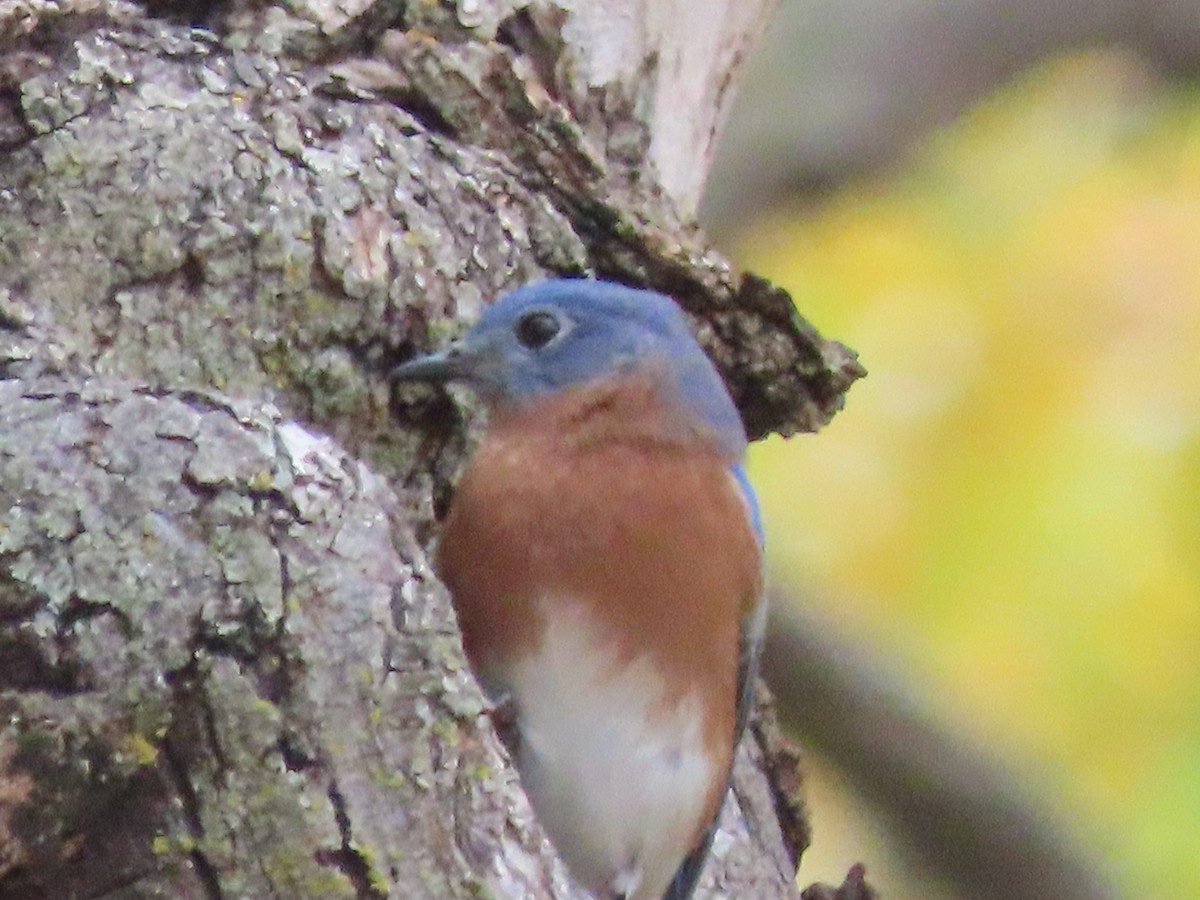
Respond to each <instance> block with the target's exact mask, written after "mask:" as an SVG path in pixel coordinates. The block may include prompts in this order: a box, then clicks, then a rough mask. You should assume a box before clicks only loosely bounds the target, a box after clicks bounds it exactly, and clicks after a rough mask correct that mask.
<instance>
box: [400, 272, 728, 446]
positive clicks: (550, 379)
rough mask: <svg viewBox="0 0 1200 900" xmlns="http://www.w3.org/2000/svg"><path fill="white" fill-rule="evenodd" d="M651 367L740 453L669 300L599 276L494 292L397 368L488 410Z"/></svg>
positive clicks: (674, 396)
mask: <svg viewBox="0 0 1200 900" xmlns="http://www.w3.org/2000/svg"><path fill="white" fill-rule="evenodd" d="M642 370H646V371H654V372H658V373H661V377H662V378H663V381H664V385H663V387H664V399H665V400H666V401H667V402H671V403H678V404H681V406H682V408H683V410H684V411H685V412H686V413H688V414H690V415H692V416H694V417H695V418H696V419H697V420H698V422H700V423H702V424H703V425H705V426H706V427H707V428H708V429H710V430H711V431H712V432H713V433H714V435H715V436H716V437H717V438H718V440H719V441H720V442H721V443H722V444H723V445H725V446H727V447H730V448H736V450H737V452H738V453H739V455H740V451H741V448H742V447H744V446H745V442H746V435H745V430H744V428H743V425H742V421H741V417H740V416H739V415H738V412H737V409H736V407H735V406H734V404H733V401H732V400H731V399H730V397H729V394H728V392H727V391H726V389H725V385H724V383H723V382H722V381H721V377H720V375H719V374H718V373H717V370H716V368H715V367H714V366H713V364H712V362H711V361H710V360H709V358H708V357H707V356H706V355H705V353H704V351H703V350H702V349H701V347H700V345H699V344H698V343H697V342H696V339H695V338H694V337H693V336H692V333H691V331H690V330H689V328H688V325H687V320H686V318H685V317H684V315H683V312H682V310H680V308H679V306H678V305H676V303H675V302H674V301H673V300H671V299H669V298H667V297H664V296H663V295H661V294H656V293H653V292H651V291H643V290H636V289H634V288H629V287H624V286H622V285H617V284H612V283H609V282H604V281H584V280H566V279H560V280H551V281H542V282H537V283H534V284H531V285H527V286H526V287H522V288H519V289H518V290H515V291H513V292H512V293H510V294H507V295H505V296H504V297H502V298H500V299H499V300H498V301H497V302H496V303H494V304H493V305H492V306H491V307H489V308H488V309H487V311H486V312H484V314H483V316H482V317H480V319H479V321H478V322H477V323H476V324H475V325H474V326H473V327H472V328H471V329H470V330H469V331H468V332H467V333H466V334H465V335H464V336H463V337H462V338H461V339H459V340H458V341H456V342H454V343H453V344H451V345H450V346H449V347H447V348H446V349H445V350H442V351H441V352H438V353H433V354H430V355H428V356H422V357H418V358H416V359H413V360H411V361H409V362H407V363H404V364H403V365H401V366H399V367H397V368H396V369H395V370H394V371H393V373H392V377H393V378H396V379H399V380H406V381H431V382H448V381H459V382H462V383H464V384H466V385H468V386H469V387H471V388H472V389H474V390H475V391H476V392H477V393H478V394H479V395H480V396H481V397H482V398H483V399H484V400H485V401H486V402H487V403H488V405H489V406H490V407H492V408H493V409H498V408H503V407H505V406H509V405H514V404H523V403H527V402H530V401H533V400H536V399H537V398H538V397H541V396H545V395H548V394H552V393H555V392H560V391H566V390H570V389H571V388H575V387H581V386H583V385H586V384H588V383H590V382H593V381H595V380H597V379H601V378H605V377H609V376H616V375H620V374H622V373H631V374H632V373H636V372H638V371H642Z"/></svg>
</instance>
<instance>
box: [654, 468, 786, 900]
mask: <svg viewBox="0 0 1200 900" xmlns="http://www.w3.org/2000/svg"><path fill="white" fill-rule="evenodd" d="M730 472H731V473H732V474H733V477H734V479H735V480H736V481H737V483H738V486H739V487H740V488H741V489H742V497H743V498H744V499H745V501H746V506H747V515H748V516H749V519H750V524H751V526H752V527H753V528H754V533H755V535H757V536H758V544H759V546H760V547H761V546H762V544H763V528H762V514H761V513H760V512H759V508H758V498H757V497H756V496H755V494H754V488H752V487H751V486H750V480H749V479H748V478H747V477H746V470H745V469H744V468H742V466H741V465H740V464H739V465H735V466H733V467H731V469H730ZM766 625H767V598H766V595H765V594H764V595H763V596H761V597H759V598H758V601H757V602H756V603H755V604H754V609H752V610H751V611H750V613H749V614H748V615H747V616H746V617H745V618H744V619H743V620H742V629H741V641H740V649H741V653H740V654H739V658H738V694H737V718H736V723H737V724H736V728H737V730H736V731H735V733H734V742H733V746H734V750H735V753H736V749H737V745H738V743H739V742H740V741H741V739H742V732H743V731H745V730H746V723H747V722H748V721H749V720H750V712H751V710H752V709H753V708H754V685H755V683H756V682H757V681H758V660H759V656H760V654H761V652H762V642H763V632H764V630H765V629H766ZM729 776H730V778H731V779H732V777H733V773H732V772H730V773H729ZM717 816H718V819H719V817H720V810H718V811H717ZM716 832H717V821H716V820H714V821H713V823H712V825H710V826H709V829H708V832H707V833H706V834H705V835H704V840H702V841H701V842H700V844H699V845H698V846H697V847H696V848H695V849H694V850H693V851H692V852H691V853H689V854H688V855H687V857H686V858H685V859H684V861H683V863H682V864H681V865H680V866H679V870H678V871H677V872H676V873H675V877H674V878H673V879H672V880H671V884H670V886H669V887H668V888H667V892H666V893H665V894H663V900H690V898H691V896H692V892H693V891H695V890H696V885H697V884H698V883H699V881H700V875H701V874H702V873H703V872H704V863H705V862H706V861H707V860H708V851H709V848H711V847H712V841H713V836H714V835H715V834H716Z"/></svg>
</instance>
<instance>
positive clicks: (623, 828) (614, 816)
mask: <svg viewBox="0 0 1200 900" xmlns="http://www.w3.org/2000/svg"><path fill="white" fill-rule="evenodd" d="M394 377H395V378H397V379H402V380H417V381H433V382H445V381H461V382H463V383H465V384H467V385H469V386H470V387H472V388H473V389H474V390H475V391H476V392H477V393H478V394H479V395H480V396H481V397H482V398H483V400H484V401H485V402H486V404H487V406H488V408H489V424H488V430H487V432H486V433H485V435H484V438H483V441H482V443H481V445H480V446H479V448H478V450H477V451H476V452H475V454H474V456H473V458H472V459H471V461H470V463H469V464H468V467H467V470H466V472H465V474H464V475H463V477H462V480H461V482H460V483H459V485H458V488H457V491H456V493H455V496H454V500H453V502H452V504H451V507H450V511H449V514H448V516H447V518H446V521H445V524H444V529H443V532H442V536H441V540H440V543H439V546H438V549H437V552H436V556H435V568H436V570H437V572H438V574H439V576H440V577H441V579H442V580H443V582H444V583H445V584H446V586H447V588H448V589H449V591H450V594H451V596H452V598H453V601H454V606H455V609H456V610H457V613H458V620H459V624H460V626H461V628H462V635H463V646H464V649H465V650H466V654H467V658H468V660H469V661H470V664H471V667H472V669H473V671H474V673H475V675H476V677H477V678H478V680H479V682H480V684H481V685H482V686H483V688H484V690H485V692H486V693H487V694H488V695H489V697H490V698H491V699H492V700H493V702H494V703H495V705H496V710H497V711H496V713H495V714H494V715H495V716H496V718H497V719H499V720H500V721H499V722H498V723H497V724H498V731H499V733H500V736H501V738H502V739H503V740H504V743H505V744H506V746H507V748H508V750H509V752H510V754H511V756H512V758H513V761H514V763H515V764H516V767H517V771H518V772H519V773H520V776H521V783H522V786H523V787H524V789H525V792H526V794H527V795H528V797H529V800H530V802H531V804H532V805H533V809H534V811H535V812H536V813H537V816H538V819H539V820H540V821H541V823H542V825H543V826H544V827H545V829H546V832H547V833H548V834H549V836H550V838H551V840H552V841H553V843H554V846H555V848H556V849H557V850H558V853H559V855H560V856H561V857H562V859H563V861H564V862H566V864H567V868H568V869H569V870H570V871H571V873H572V875H573V876H574V877H575V878H576V880H578V881H579V882H580V883H581V884H582V885H584V886H585V887H586V888H588V890H590V891H591V892H592V893H593V894H594V895H595V896H596V897H597V898H600V900H659V898H664V900H686V898H688V897H690V896H691V894H692V891H693V890H694V888H695V884H696V882H697V880H698V879H699V876H700V871H701V869H702V867H703V864H704V860H705V857H706V856H707V854H708V847H709V844H710V842H711V838H712V831H713V829H714V828H715V823H716V817H717V813H718V812H719V811H720V807H721V803H722V801H723V799H724V797H725V793H726V789H727V786H728V783H729V774H730V769H731V766H732V763H733V754H734V750H735V748H736V745H737V741H738V739H739V737H740V735H741V732H742V730H743V727H744V725H745V723H746V719H747V717H748V714H749V707H750V703H751V698H752V696H753V692H754V691H753V687H754V678H755V674H756V670H757V657H758V650H759V645H760V643H761V637H762V629H763V621H764V616H765V602H764V600H763V590H762V574H761V569H762V564H761V547H760V545H761V527H760V524H759V518H758V510H757V505H756V501H755V498H754V494H753V492H752V490H751V488H750V485H749V482H748V481H747V480H746V475H745V472H744V471H743V469H742V457H743V455H744V453H745V449H746V433H745V430H744V428H743V426H742V421H741V418H740V417H739V415H738V412H737V409H736V408H735V407H734V404H733V401H732V400H731V399H730V397H729V394H728V393H727V392H726V390H725V386H724V384H723V383H722V381H721V378H720V376H719V375H718V374H717V370H716V369H715V368H714V366H713V364H712V363H711V362H710V361H709V359H708V357H707V356H706V355H705V354H704V351H703V350H701V348H700V345H699V344H698V343H697V342H696V340H695V339H694V338H693V337H692V334H691V332H690V331H689V330H688V327H687V322H686V319H685V317H684V315H683V313H682V311H681V310H680V309H679V307H678V306H676V304H675V303H674V302H673V301H672V300H670V299H668V298H667V297H664V296H662V295H660V294H655V293H651V292H649V291H641V290H634V289H632V288H627V287H622V286H619V285H616V284H610V283H606V282H601V281H568V280H557V281H545V282H540V283H537V284H533V285H530V286H527V287H524V288H521V289H519V290H517V291H514V292H513V293H511V294H508V295H507V296H505V297H503V298H502V299H500V300H499V301H497V302H496V303H495V304H494V305H493V306H491V307H490V308H489V309H488V310H487V311H486V312H485V313H484V314H483V316H482V318H480V320H479V322H478V323H477V324H476V325H475V326H474V327H473V328H471V329H470V331H468V332H467V334H466V335H465V337H464V338H462V340H460V341H458V342H456V343H454V344H452V345H451V346H450V347H449V348H448V349H447V350H445V351H443V352H441V353H435V354H432V355H429V356H425V357H421V358H418V359H414V360H413V361H411V362H408V363H405V364H403V365H401V366H400V367H399V368H397V369H396V370H395V372H394Z"/></svg>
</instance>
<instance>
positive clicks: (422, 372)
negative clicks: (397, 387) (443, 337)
mask: <svg viewBox="0 0 1200 900" xmlns="http://www.w3.org/2000/svg"><path fill="white" fill-rule="evenodd" d="M465 362H466V360H465V358H464V356H463V353H462V349H461V347H460V346H459V345H458V344H451V345H450V346H449V347H447V348H446V349H445V350H442V351H441V352H440V353H430V354H428V355H427V356H418V357H416V358H414V359H410V360H409V361H408V362H406V363H401V364H400V365H398V366H396V368H394V369H392V371H391V373H390V374H389V376H388V378H389V379H390V380H392V381H431V382H435V383H442V382H446V381H453V380H455V379H456V378H462V377H463V376H465V375H466V374H467V373H466V366H465V365H464V363H465Z"/></svg>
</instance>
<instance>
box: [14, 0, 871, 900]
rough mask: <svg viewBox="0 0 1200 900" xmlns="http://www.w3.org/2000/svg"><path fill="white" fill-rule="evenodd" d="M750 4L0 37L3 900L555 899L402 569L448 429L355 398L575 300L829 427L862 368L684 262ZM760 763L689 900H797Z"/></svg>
mask: <svg viewBox="0 0 1200 900" xmlns="http://www.w3.org/2000/svg"><path fill="white" fill-rule="evenodd" d="M769 5H770V3H769V2H768V0H761V2H750V3H747V2H739V0H707V2H705V3H704V4H703V9H702V10H700V9H697V8H696V5H695V4H684V3H682V2H679V3H661V2H658V3H656V2H654V0H621V2H617V0H611V2H606V3H600V2H597V3H586V2H582V0H576V2H562V3H560V4H559V5H552V4H550V3H535V4H533V5H531V6H523V7H522V8H520V9H516V8H515V6H516V4H515V3H511V2H507V3H506V2H501V0H461V2H460V3H459V4H458V6H457V8H455V7H453V6H451V5H446V4H435V3H415V2H413V3H402V2H399V0H373V2H372V0H342V2H340V3H332V2H326V0H307V2H305V0H293V2H290V3H280V4H277V5H269V4H263V3H250V2H247V3H239V4H225V3H219V2H211V0H210V2H208V3H192V4H185V3H171V2H158V3H151V4H148V8H147V10H143V9H142V8H139V7H135V6H132V5H130V4H126V3H123V2H119V0H109V2H101V0H58V2H55V0H18V2H0V711H2V713H3V722H4V725H3V732H2V733H0V898H38V897H45V898H63V897H99V896H105V897H172V898H175V897H201V898H209V900H212V898H233V897H253V898H258V897H279V898H309V897H312V898H336V897H356V898H382V897H395V898H406V900H407V898H449V897H476V896H479V895H481V894H483V895H486V896H495V897H511V898H525V897H531V896H538V897H556V898H557V897H573V896H577V893H575V892H573V890H572V889H571V888H570V887H569V886H568V883H567V881H566V879H565V877H564V873H563V871H562V869H561V867H560V866H559V865H558V864H557V863H556V862H555V861H554V860H553V855H552V853H551V851H550V850H549V847H548V845H547V843H546V842H545V841H544V840H543V838H542V835H541V832H540V831H539V830H538V828H537V825H536V822H535V821H534V819H533V818H532V816H531V814H530V812H529V810H528V807H527V806H526V804H525V801H524V798H523V795H522V794H521V792H520V789H519V786H518V784H517V782H516V780H515V778H514V776H513V775H512V773H511V771H510V769H509V768H508V766H507V764H506V761H505V758H504V756H503V753H502V751H501V750H500V748H499V746H498V743H497V741H496V739H495V736H494V734H493V733H492V731H491V729H490V725H489V724H488V722H487V719H486V716H484V715H482V711H483V706H482V699H481V697H480V694H479V692H478V690H477V688H476V686H475V684H474V682H473V681H472V679H471V678H470V676H469V673H468V672H467V670H466V668H465V666H464V663H463V660H462V655H461V650H460V647H459V645H458V638H457V632H456V629H455V625H454V621H453V615H452V612H451V610H450V607H449V605H448V603H447V601H446V597H445V595H444V593H443V591H442V590H441V588H440V587H439V586H438V584H437V582H436V580H435V579H434V577H433V575H432V573H431V572H430V569H429V566H428V563H427V560H426V554H425V551H424V544H425V542H426V541H428V539H429V538H430V537H431V535H432V534H433V532H434V521H435V518H436V513H437V512H439V511H440V510H441V508H442V507H443V506H444V504H445V501H446V498H447V496H448V493H449V491H450V484H451V482H452V479H453V475H454V473H455V472H456V470H457V467H458V465H459V464H460V462H461V460H462V457H463V454H464V448H465V446H466V443H467V437H466V435H467V433H468V431H469V429H468V428H467V427H466V426H467V424H468V423H471V422H474V421H475V420H476V417H475V416H474V415H473V414H472V413H471V411H468V414H467V415H465V416H460V415H459V413H458V412H457V410H458V407H456V406H454V405H453V404H452V403H451V402H450V401H449V400H447V399H446V398H444V397H441V398H438V399H429V394H428V393H427V392H424V391H422V390H420V389H405V390H404V391H403V392H397V393H395V394H393V393H391V392H390V390H389V387H388V385H387V382H386V378H385V374H386V372H387V371H388V370H389V369H390V368H391V366H392V365H393V364H394V363H395V362H396V361H398V360H399V359H401V358H404V357H406V356H407V355H409V354H410V353H411V352H413V351H414V350H416V349H418V348H421V349H423V348H427V347H429V346H430V345H432V344H436V343H440V342H441V340H442V339H443V338H444V336H445V335H446V334H448V333H450V332H453V331H457V330H458V329H460V328H461V327H462V323H463V322H465V321H467V320H470V319H472V318H473V317H474V316H475V315H476V314H477V313H478V312H479V310H480V309H481V307H482V305H483V303H484V302H485V301H486V300H490V299H491V298H493V297H495V296H496V295H497V294H498V293H500V292H502V291H503V290H505V289H508V288H511V287H513V286H515V285H516V284H518V283H521V282H524V281H527V280H530V279H533V278H536V277H539V276H543V275H546V274H559V275H562V274H567V275H592V276H598V277H605V278H611V279H615V280H621V281H625V282H627V283H632V284H637V285H645V286H649V287H652V288H655V289H658V290H661V291H664V292H666V293H670V294H672V295H673V296H675V297H676V298H677V299H678V300H679V301H680V302H681V303H682V304H683V305H684V306H685V308H686V309H687V310H688V311H689V313H690V314H692V316H693V318H694V321H695V323H696V325H697V327H698V330H699V333H700V335H701V337H702V340H703V341H704V342H705V344H706V346H707V348H708V349H709V350H710V351H711V352H712V354H713V356H714V359H716V360H717V362H718V364H719V365H720V366H721V368H722V370H723V372H724V374H725V375H726V376H727V379H728V381H729V383H730V386H731V390H732V391H733V393H734V396H735V398H736V399H737V400H738V402H739V405H740V407H741V409H742V411H743V413H744V415H745V418H746V421H747V423H748V426H749V428H750V430H751V432H752V433H753V434H755V435H762V434H764V433H766V432H768V431H780V432H783V433H791V432H794V431H797V430H813V429H815V428H817V427H819V426H820V425H821V424H823V423H824V422H825V421H827V420H828V418H829V417H830V416H831V415H832V414H833V413H834V412H835V411H836V409H837V408H838V406H839V405H840V398H841V395H842V393H843V392H844V391H845V389H846V388H847V387H848V386H849V384H850V383H851V382H852V381H853V380H854V378H855V377H857V376H858V375H859V374H861V370H860V369H859V368H858V366H857V364H856V363H855V361H854V358H853V355H852V354H851V353H849V351H847V350H845V348H843V347H841V346H840V345H838V344H836V343H832V342H826V341H823V340H822V339H821V338H820V337H819V336H818V335H817V334H816V332H815V331H814V330H813V329H812V328H811V327H809V326H808V325H807V324H806V323H805V322H803V321H802V320H801V319H800V318H799V317H798V316H797V315H796V314H795V313H794V311H793V309H792V306H791V303H790V301H789V299H788V298H787V296H786V295H785V294H783V293H782V292H781V291H779V290H777V289H775V288H773V287H771V286H770V285H767V284H766V283H764V282H762V281H761V280H758V279H755V278H753V277H749V276H741V275H739V274H737V273H735V272H734V271H733V270H732V269H731V268H730V266H729V265H728V264H727V263H726V262H725V261H724V260H723V259H721V258H720V257H719V256H718V255H716V254H715V253H713V252H712V251H711V250H710V248H708V247H707V246H706V245H705V244H704V242H703V238H702V236H701V235H699V233H698V232H697V231H696V230H695V228H694V227H693V226H692V225H691V224H690V222H691V220H692V216H693V213H694V209H695V206H696V203H697V198H698V196H699V191H700V186H701V184H702V181H703V176H704V173H705V172H706V170H707V165H708V160H709V158H710V154H711V147H712V140H713V137H714V136H715V134H716V131H717V127H718V125H719V122H720V119H721V117H722V114H723V111H724V108H725V105H726V103H727V100H728V98H729V93H730V92H729V85H730V83H731V76H732V74H733V73H734V72H735V70H736V67H737V63H739V62H740V60H741V58H742V57H743V56H744V54H745V53H746V50H747V47H748V46H749V44H750V42H751V41H752V39H753V38H754V36H755V34H756V32H757V30H758V28H759V27H760V25H761V23H762V21H763V16H764V15H765V14H766V7H768V6H769ZM672 7H674V9H672ZM198 25H199V26H203V27H195V26H198ZM790 759H791V758H790V757H789V756H788V753H787V751H786V748H781V747H780V746H779V743H778V741H777V740H776V739H775V738H774V737H773V736H772V730H771V727H770V720H769V717H767V718H764V719H761V720H760V721H759V723H758V726H757V727H756V728H755V729H754V730H753V738H752V739H750V740H747V741H746V742H744V745H743V748H742V752H741V754H740V756H739V762H738V769H737V775H736V779H735V791H734V793H733V795H732V796H733V800H732V801H731V802H730V803H727V804H726V809H725V811H724V816H723V819H722V823H723V836H722V837H720V838H718V840H717V842H716V844H715V852H714V858H713V860H712V862H711V864H710V865H709V871H708V873H707V875H706V877H705V881H704V887H703V888H702V890H701V892H700V894H699V896H719V895H722V892H727V893H728V895H730V896H737V897H755V898H759V897H763V898H769V897H789V896H793V888H792V886H791V877H792V872H793V870H794V862H795V856H796V854H797V853H798V852H799V851H800V849H801V845H802V843H803V841H802V838H801V837H798V836H802V835H803V834H804V827H805V826H804V822H803V818H802V816H801V814H800V812H799V810H798V807H797V806H796V805H795V800H794V797H792V796H791V795H790V794H789V793H788V792H787V791H786V790H784V789H782V788H781V783H782V780H781V779H778V778H776V779H771V778H768V777H767V776H766V775H764V772H766V773H768V774H769V773H771V772H773V771H775V772H782V773H785V774H787V773H788V772H790V765H789V761H790ZM706 892H707V893H706Z"/></svg>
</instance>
